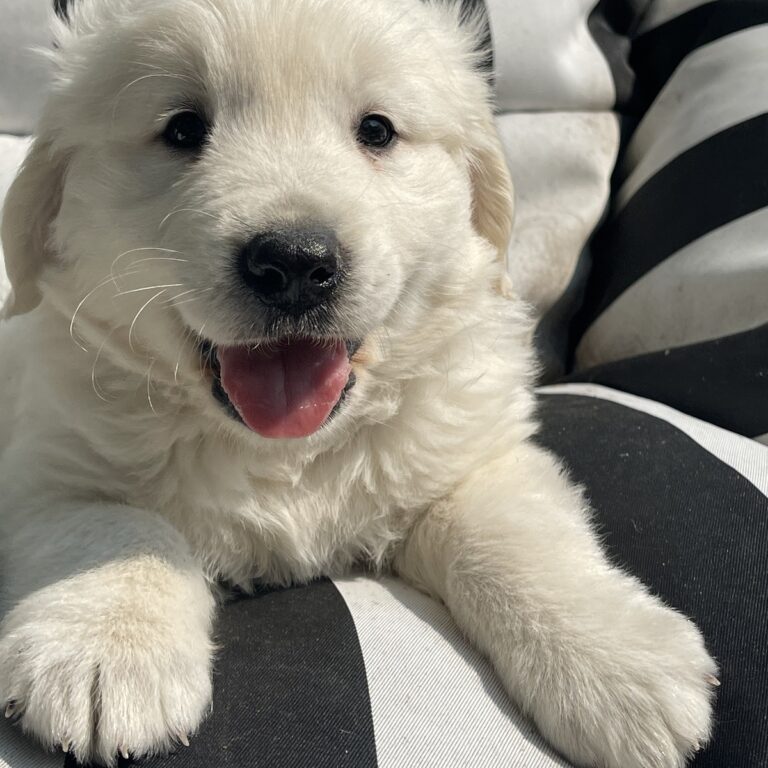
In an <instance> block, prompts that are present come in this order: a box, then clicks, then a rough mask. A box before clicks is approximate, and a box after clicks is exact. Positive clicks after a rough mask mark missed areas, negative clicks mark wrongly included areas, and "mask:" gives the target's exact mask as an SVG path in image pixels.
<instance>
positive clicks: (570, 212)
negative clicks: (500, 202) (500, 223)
mask: <svg viewBox="0 0 768 768" xmlns="http://www.w3.org/2000/svg"><path fill="white" fill-rule="evenodd" d="M496 124H497V127H498V129H499V135H500V136H501V141H502V144H503V145H504V151H505V154H506V157H507V162H508V164H509V169H510V171H511V173H512V179H513V181H514V184H515V193H516V194H515V198H516V210H515V226H514V229H513V230H512V240H511V242H510V246H509V256H508V259H507V271H508V272H509V275H510V277H511V278H512V285H513V288H514V290H515V293H516V294H517V295H518V296H520V297H521V298H523V299H524V300H525V301H527V302H528V303H529V304H531V305H532V306H534V307H535V310H536V315H537V316H541V315H542V314H543V313H544V312H546V311H547V310H548V309H549V308H550V307H551V306H552V305H553V304H554V303H555V302H556V301H557V300H558V299H559V298H560V296H561V295H562V293H563V291H564V290H565V289H566V287H567V286H568V284H569V282H570V280H571V277H572V275H573V271H574V269H575V267H576V263H577V262H578V260H579V257H580V256H581V253H582V251H583V249H584V246H585V244H586V242H587V240H588V239H589V237H590V236H591V235H592V232H593V231H594V229H595V227H596V226H597V224H598V222H599V221H600V218H601V216H602V215H603V212H604V211H605V208H606V205H607V204H608V196H609V193H610V178H611V173H612V172H613V166H614V163H615V162H616V155H617V153H618V149H619V124H618V120H617V118H616V115H614V114H613V113H611V112H535V113H530V112H512V113H509V114H505V115H500V116H499V117H498V118H497V121H496Z"/></svg>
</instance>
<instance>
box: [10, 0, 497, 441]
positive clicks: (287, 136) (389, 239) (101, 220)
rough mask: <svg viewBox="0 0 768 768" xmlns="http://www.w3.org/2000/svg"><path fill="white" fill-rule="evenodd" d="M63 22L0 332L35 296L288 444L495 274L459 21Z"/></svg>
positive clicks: (472, 21) (493, 232) (475, 33)
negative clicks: (358, 356)
mask: <svg viewBox="0 0 768 768" xmlns="http://www.w3.org/2000/svg"><path fill="white" fill-rule="evenodd" d="M60 5H61V4H60ZM61 7H62V8H63V7H64V6H61ZM63 15H65V16H66V19H65V20H63V21H61V22H60V23H59V24H58V28H57V40H58V42H57V47H56V51H55V53H54V57H55V59H56V63H57V79H56V82H55V85H54V90H53V93H52V95H51V97H50V100H49V103H48V105H47V109H46V110H45V113H44V116H43V118H42V121H41V125H40V129H39V133H38V137H37V139H36V141H35V144H34V147H33V148H32V150H31V152H30V155H29V157H28V158H27V161H26V163H25V165H24V167H23V169H22V171H21V173H20V175H19V177H18V179H17V180H16V182H15V184H14V186H13V187H12V189H11V192H10V193H9V196H8V199H7V202H6V208H5V216H4V222H3V244H4V247H5V253H6V259H7V269H8V273H9V276H10V278H11V282H12V286H13V295H12V298H11V300H10V303H9V305H8V306H6V310H5V311H6V314H19V313H23V312H27V311H29V310H30V309H32V308H34V307H35V306H36V305H37V304H38V303H39V302H40V300H41V296H43V295H45V296H46V298H47V299H48V300H49V301H50V302H51V303H52V304H53V305H55V306H57V307H59V308H60V309H62V310H63V311H64V312H66V313H67V315H68V317H69V318H72V330H73V336H74V338H75V339H76V340H77V341H79V342H80V343H82V344H83V346H86V347H91V348H96V347H101V348H102V350H103V349H104V348H106V351H107V354H112V356H113V357H114V358H116V359H119V360H120V361H121V362H122V363H123V364H124V365H126V366H133V367H136V368H137V369H138V368H140V367H142V366H143V367H144V370H146V361H147V359H151V360H152V361H153V367H152V371H153V375H154V376H156V377H158V378H159V379H163V377H164V378H165V379H166V380H169V379H170V376H169V371H174V375H175V377H176V378H178V377H179V375H181V377H182V379H183V378H184V376H185V372H187V373H189V374H190V376H191V373H192V371H193V370H194V369H195V367H197V368H198V369H199V362H200V355H203V356H204V357H205V359H206V361H208V363H209V366H208V373H209V376H208V379H207V382H206V383H205V384H204V385H205V386H207V387H208V389H209V390H211V389H212V395H213V397H215V398H217V399H218V400H219V401H220V403H221V404H222V405H223V406H224V410H225V411H227V412H228V413H229V414H230V415H231V416H232V417H234V418H236V419H239V420H241V421H242V422H244V424H245V425H246V426H247V427H249V428H250V429H252V430H254V431H255V432H258V433H260V434H262V435H265V436H276V437H297V436H306V435H309V434H312V433H314V432H316V431H317V430H319V429H320V428H321V426H322V425H323V424H324V423H325V422H326V421H327V420H328V418H329V416H330V415H332V414H333V413H335V412H336V411H338V410H339V409H338V405H339V403H340V401H341V400H343V399H344V395H345V393H346V392H348V391H349V390H350V388H351V387H352V386H353V385H354V381H355V376H354V372H353V367H352V365H351V363H350V358H353V357H354V355H355V353H356V351H357V349H358V348H359V347H360V345H361V344H364V343H365V342H366V341H367V340H368V339H370V338H372V337H373V336H375V335H376V334H381V333H385V334H387V335H388V337H391V336H394V337H395V338H406V337H407V332H408V330H409V329H413V328H417V327H418V326H419V324H420V323H422V322H423V321H424V317H425V313H428V312H430V311H431V308H433V307H434V305H435V303H436V302H439V301H440V300H441V298H440V297H441V296H443V295H445V294H446V292H447V293H451V291H453V292H454V294H455V292H456V290H457V289H460V285H461V281H462V280H465V281H466V280H469V279H472V278H473V277H475V276H476V275H477V274H479V273H480V272H482V268H483V264H485V266H486V267H487V261H488V260H489V259H490V258H499V259H502V260H503V256H504V253H505V251H506V246H507V242H508V239H509V230H510V227H511V211H512V204H511V188H510V182H509V177H508V174H507V170H506V165H505V163H504V159H503V156H502V154H501V151H500V148H499V143H498V139H497V136H496V133H495V130H494V127H493V121H492V115H491V109H490V106H489V101H490V100H489V87H488V84H487V80H486V73H484V72H483V71H482V67H481V66H480V64H481V62H482V60H483V57H484V56H485V52H484V51H482V50H480V49H479V47H478V44H479V40H480V39H481V38H482V36H483V33H484V28H483V24H482V22H481V20H480V19H479V18H477V17H476V16H467V15H466V14H464V13H463V12H462V10H461V7H460V4H459V3H454V2H443V1H438V0H433V1H432V2H422V0H387V2H380V0H293V2H290V3H285V2H284V1H283V0H162V2H157V1H156V0H78V2H77V3H75V4H74V5H73V6H71V7H70V8H69V9H68V12H67V13H66V14H63ZM483 274H487V269H486V271H485V272H484V273H483ZM185 350H186V351H185ZM188 352H189V354H187V353H188ZM194 356H197V358H196V359H195V362H196V365H193V364H192V362H191V361H192V359H193V358H194ZM174 363H175V365H174ZM179 372H180V373H179ZM198 378H199V377H198ZM186 385H187V386H192V385H191V384H190V383H189V381H187V382H186ZM194 386H198V384H197V383H195V384H194ZM207 396H208V397H210V396H211V393H210V392H209V393H208V395H207Z"/></svg>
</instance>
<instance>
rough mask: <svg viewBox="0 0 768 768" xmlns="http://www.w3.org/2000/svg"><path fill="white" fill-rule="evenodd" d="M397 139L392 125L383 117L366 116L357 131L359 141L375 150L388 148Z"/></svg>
mask: <svg viewBox="0 0 768 768" xmlns="http://www.w3.org/2000/svg"><path fill="white" fill-rule="evenodd" d="M396 137H397V133H395V129H394V128H393V127H392V123H391V122H390V121H389V120H388V119H387V118H386V117H384V116H382V115H366V116H365V117H364V118H363V119H362V120H361V121H360V126H359V127H358V129H357V140H358V141H359V142H360V143H361V144H363V145H364V146H366V147H373V148H375V149H383V148H384V147H388V146H389V145H390V144H391V143H392V142H393V141H394V140H395V138H396Z"/></svg>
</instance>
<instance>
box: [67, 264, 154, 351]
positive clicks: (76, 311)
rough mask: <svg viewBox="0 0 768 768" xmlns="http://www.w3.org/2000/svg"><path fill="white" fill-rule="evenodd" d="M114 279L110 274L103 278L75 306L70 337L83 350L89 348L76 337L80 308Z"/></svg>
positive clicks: (70, 324)
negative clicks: (76, 323) (76, 324)
mask: <svg viewBox="0 0 768 768" xmlns="http://www.w3.org/2000/svg"><path fill="white" fill-rule="evenodd" d="M139 271H140V270H136V271H135V272H132V273H128V272H126V273H125V274H126V276H128V275H129V274H134V275H135V274H137V273H138V272H139ZM112 280H113V278H112V276H111V275H110V276H109V277H108V278H106V279H105V280H102V281H101V282H100V283H99V284H98V285H97V286H96V287H95V288H93V289H91V290H90V291H88V293H86V294H85V296H83V298H82V299H81V301H80V303H79V304H78V305H77V307H75V311H74V312H73V313H72V319H71V320H70V322H69V335H70V337H71V339H72V341H74V342H75V344H77V346H78V347H80V349H82V350H83V352H87V351H88V349H87V348H86V347H84V346H83V345H82V344H81V343H80V342H79V341H78V340H77V339H76V338H75V322H76V321H77V315H78V313H79V312H80V310H81V309H82V308H83V304H85V302H86V301H88V299H90V298H91V296H93V294H94V293H96V291H98V290H99V288H103V287H104V286H105V285H107V284H109V283H111V282H112Z"/></svg>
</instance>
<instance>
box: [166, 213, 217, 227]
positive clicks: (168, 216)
mask: <svg viewBox="0 0 768 768" xmlns="http://www.w3.org/2000/svg"><path fill="white" fill-rule="evenodd" d="M178 213H199V214H200V215H201V216H208V217H209V218H211V219H214V220H216V221H218V220H219V217H218V216H214V215H213V214H212V213H208V211H201V210H199V209H198V208H177V209H176V210H175V211H171V212H170V213H169V214H168V215H167V216H166V217H165V218H164V219H163V220H162V221H161V222H160V224H159V226H158V229H162V228H163V227H164V226H165V222H166V221H168V219H170V218H171V216H176V214H178Z"/></svg>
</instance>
